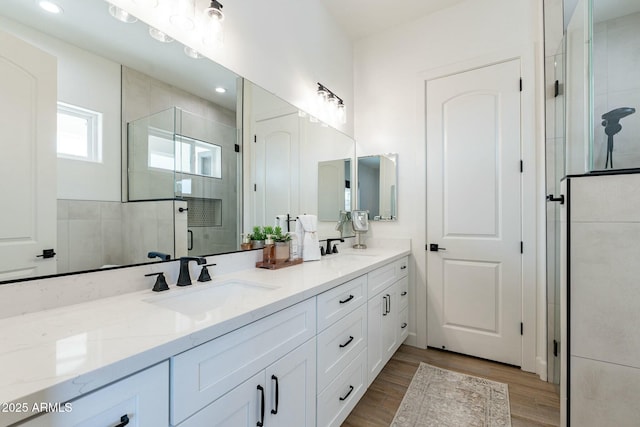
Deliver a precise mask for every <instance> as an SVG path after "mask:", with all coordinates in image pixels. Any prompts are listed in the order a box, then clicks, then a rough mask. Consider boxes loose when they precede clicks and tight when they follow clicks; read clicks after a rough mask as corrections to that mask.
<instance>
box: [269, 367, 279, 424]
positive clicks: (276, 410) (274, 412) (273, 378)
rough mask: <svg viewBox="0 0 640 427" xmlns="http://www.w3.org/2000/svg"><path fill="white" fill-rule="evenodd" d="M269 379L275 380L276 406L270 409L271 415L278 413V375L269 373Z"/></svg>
mask: <svg viewBox="0 0 640 427" xmlns="http://www.w3.org/2000/svg"><path fill="white" fill-rule="evenodd" d="M271 379H272V380H274V381H275V382H276V408H275V409H272V410H271V413H272V414H273V415H276V414H277V413H278V400H279V399H280V383H279V382H278V377H276V376H275V375H271Z"/></svg>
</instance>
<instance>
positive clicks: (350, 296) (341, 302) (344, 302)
mask: <svg viewBox="0 0 640 427" xmlns="http://www.w3.org/2000/svg"><path fill="white" fill-rule="evenodd" d="M352 299H353V295H349V298H347V299H344V300H341V301H340V304H346V303H348V302H349V301H351V300H352Z"/></svg>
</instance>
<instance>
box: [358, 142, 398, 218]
mask: <svg viewBox="0 0 640 427" xmlns="http://www.w3.org/2000/svg"><path fill="white" fill-rule="evenodd" d="M357 189H358V193H357V194H358V209H360V210H368V211H369V220H370V221H395V220H397V219H398V155H397V154H381V155H377V156H365V157H358V187H357Z"/></svg>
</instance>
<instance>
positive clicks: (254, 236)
mask: <svg viewBox="0 0 640 427" xmlns="http://www.w3.org/2000/svg"><path fill="white" fill-rule="evenodd" d="M250 236H251V247H252V248H253V249H260V248H263V247H264V239H265V237H266V233H265V232H264V229H263V228H262V227H260V226H259V225H256V226H255V227H253V231H252V233H251V234H250Z"/></svg>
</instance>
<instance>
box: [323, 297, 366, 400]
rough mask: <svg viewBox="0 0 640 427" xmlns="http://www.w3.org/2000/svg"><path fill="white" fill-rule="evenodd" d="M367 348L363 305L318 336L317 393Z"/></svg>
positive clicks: (364, 307) (364, 308)
mask: <svg viewBox="0 0 640 427" xmlns="http://www.w3.org/2000/svg"><path fill="white" fill-rule="evenodd" d="M366 346H367V306H366V305H364V304H363V305H361V306H360V307H358V308H357V309H356V311H353V312H351V313H350V314H348V315H347V316H345V317H344V318H342V319H341V320H339V321H338V322H336V323H335V324H333V325H332V326H331V327H329V328H328V329H326V330H324V331H322V332H321V333H320V334H319V335H318V359H317V360H318V380H317V384H318V391H322V390H323V389H324V388H325V387H326V386H328V385H329V383H330V382H331V381H333V379H334V378H335V377H336V375H338V374H339V373H340V372H341V371H342V370H343V369H344V368H345V367H346V366H347V365H348V364H349V363H350V362H351V361H353V359H355V358H356V356H357V355H358V354H359V353H360V352H361V351H362V350H363V349H365V348H366Z"/></svg>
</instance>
